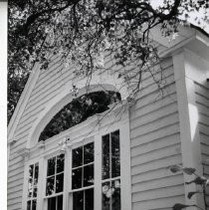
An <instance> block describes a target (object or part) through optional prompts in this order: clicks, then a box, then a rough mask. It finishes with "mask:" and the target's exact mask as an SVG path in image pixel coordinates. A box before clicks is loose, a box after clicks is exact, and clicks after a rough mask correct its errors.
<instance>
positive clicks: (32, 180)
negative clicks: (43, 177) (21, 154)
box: [27, 163, 39, 210]
mask: <svg viewBox="0 0 209 210" xmlns="http://www.w3.org/2000/svg"><path fill="white" fill-rule="evenodd" d="M38 176H39V165H38V163H35V164H31V165H30V166H29V177H28V193H27V210H36V206H37V191H38V187H37V185H38Z"/></svg>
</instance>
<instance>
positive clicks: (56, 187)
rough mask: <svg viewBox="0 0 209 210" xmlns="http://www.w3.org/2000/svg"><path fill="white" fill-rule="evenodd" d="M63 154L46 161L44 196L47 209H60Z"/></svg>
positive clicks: (62, 183) (61, 201)
mask: <svg viewBox="0 0 209 210" xmlns="http://www.w3.org/2000/svg"><path fill="white" fill-rule="evenodd" d="M64 161H65V155H64V154H60V155H58V156H55V157H52V158H50V159H48V161H47V177H46V196H47V209H48V210H62V208H63V207H62V206H63V187H64Z"/></svg>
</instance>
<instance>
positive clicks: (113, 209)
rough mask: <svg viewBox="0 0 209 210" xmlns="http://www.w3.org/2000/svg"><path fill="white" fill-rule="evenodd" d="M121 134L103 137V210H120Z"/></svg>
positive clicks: (116, 132)
mask: <svg viewBox="0 0 209 210" xmlns="http://www.w3.org/2000/svg"><path fill="white" fill-rule="evenodd" d="M120 191H121V190H120V133H119V130H117V131H114V132H112V133H110V134H107V135H104V136H102V210H120V209H121V193H120Z"/></svg>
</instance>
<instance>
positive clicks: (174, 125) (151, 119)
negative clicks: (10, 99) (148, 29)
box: [8, 28, 209, 210]
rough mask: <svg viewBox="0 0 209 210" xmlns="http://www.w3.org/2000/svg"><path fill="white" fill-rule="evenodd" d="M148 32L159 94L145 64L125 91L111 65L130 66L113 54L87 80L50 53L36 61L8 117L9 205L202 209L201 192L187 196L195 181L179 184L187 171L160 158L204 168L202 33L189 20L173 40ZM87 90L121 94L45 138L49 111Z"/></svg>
mask: <svg viewBox="0 0 209 210" xmlns="http://www.w3.org/2000/svg"><path fill="white" fill-rule="evenodd" d="M153 34H155V36H153V39H154V40H155V41H156V43H157V45H158V47H159V50H160V55H161V58H162V63H161V68H162V72H163V77H162V80H161V83H160V87H161V89H162V91H163V94H160V93H161V91H160V90H159V86H158V84H157V83H156V82H155V81H154V80H153V77H152V76H151V75H150V74H149V72H147V73H145V76H144V77H143V80H142V83H141V90H140V91H139V92H138V94H137V96H136V97H135V98H132V99H131V100H130V98H129V97H128V96H129V94H130V87H129V86H128V85H123V83H122V79H121V78H119V76H118V74H119V73H121V72H123V73H124V72H125V73H126V74H127V75H131V74H132V73H133V72H134V69H132V68H131V66H130V67H126V68H125V69H124V68H120V67H117V66H115V65H114V61H113V60H112V59H111V56H109V57H107V58H106V64H105V66H106V68H107V69H111V70H112V71H110V72H109V71H104V72H102V73H101V74H95V75H93V78H92V80H91V83H90V85H89V86H88V88H86V85H85V84H86V78H78V77H74V75H73V74H72V71H73V68H71V67H69V68H64V67H63V65H62V63H61V62H60V61H59V58H58V57H56V56H54V57H53V58H52V63H51V64H50V66H49V69H48V70H47V71H41V70H40V65H39V64H36V65H35V67H34V69H33V72H32V74H31V76H30V78H29V81H28V83H27V84H26V87H25V89H24V91H23V93H22V96H21V98H20V100H19V103H18V105H17V108H16V110H15V113H14V114H13V117H12V119H11V121H10V124H9V126H8V155H9V158H8V210H20V209H22V210H24V209H28V210H29V209H31V210H32V209H38V210H42V209H43V210H45V209H50V210H53V209H56V210H58V209H59V210H61V209H84V210H90V209H93V206H94V209H97V210H99V209H104V210H106V209H111V210H116V209H121V210H138V209H140V210H154V209H155V210H167V209H172V206H173V205H174V204H175V203H187V204H198V205H200V206H201V207H202V208H203V209H204V208H205V207H204V198H203V196H202V195H200V194H198V195H195V196H194V197H193V199H192V200H189V199H188V198H187V193H188V192H191V191H195V190H196V186H194V185H191V186H190V185H185V184H184V182H185V181H188V180H190V179H191V178H190V177H188V176H187V175H185V174H182V173H177V174H172V173H171V172H170V170H169V169H168V167H169V166H171V165H175V164H182V165H183V166H185V167H194V168H196V169H197V171H198V173H199V174H200V175H205V176H209V81H208V80H209V45H208V43H209V37H208V36H207V35H205V34H204V33H202V32H201V31H199V30H198V29H194V28H186V29H185V28H184V29H182V30H181V31H180V33H179V36H178V37H177V38H176V39H175V40H173V41H171V42H169V40H167V39H165V38H163V37H161V36H160V35H158V34H159V31H158V30H157V29H156V31H154V32H153ZM153 68H159V66H157V67H153ZM154 77H156V78H159V77H161V74H160V73H159V72H158V71H156V73H155V74H154ZM87 89H88V94H90V93H95V92H98V91H100V92H101V91H104V90H105V91H106V92H108V91H109V92H116V93H120V97H121V102H116V103H114V104H111V105H110V106H109V107H110V109H109V110H106V111H104V112H100V113H96V114H95V115H93V116H91V117H88V118H87V119H86V120H84V121H83V122H81V123H79V124H78V125H75V126H73V127H71V128H69V129H65V130H64V131H62V132H60V133H58V134H57V135H54V136H52V137H49V138H47V137H46V140H45V141H43V140H42V137H43V136H44V135H43V133H44V132H45V131H46V130H45V128H46V126H48V127H50V126H51V124H50V122H51V120H52V119H54V117H55V116H58V115H59V114H61V112H60V110H62V109H63V107H65V106H67V105H68V104H70V103H71V102H72V101H73V99H75V98H79V97H82V96H83V95H84V94H85V93H86V91H87ZM116 101H117V100H116ZM57 114H58V115H57ZM55 118H56V117H55ZM61 119H63V118H61ZM44 134H45V135H47V134H46V132H45V133H44ZM40 136H41V137H40ZM208 193H209V191H208ZM205 200H206V202H207V204H208V207H207V209H209V196H206V198H205ZM102 206H103V207H102Z"/></svg>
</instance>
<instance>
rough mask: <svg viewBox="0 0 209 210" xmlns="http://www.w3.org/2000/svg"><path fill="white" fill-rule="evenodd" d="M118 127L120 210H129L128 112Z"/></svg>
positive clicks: (129, 158) (129, 157)
mask: <svg viewBox="0 0 209 210" xmlns="http://www.w3.org/2000/svg"><path fill="white" fill-rule="evenodd" d="M125 115H126V117H125V119H126V120H125V121H124V122H123V123H122V125H121V127H120V140H121V141H120V149H121V161H120V162H121V207H122V208H121V210H131V206H132V204H131V151H130V150H131V145H130V123H129V122H130V121H129V119H130V118H129V110H127V112H126V113H125Z"/></svg>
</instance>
